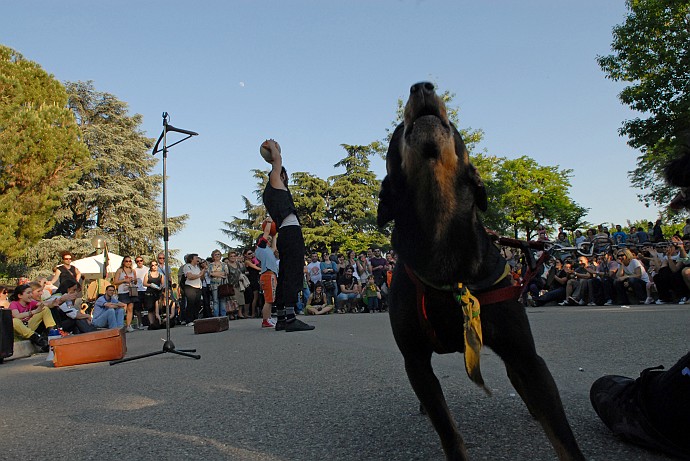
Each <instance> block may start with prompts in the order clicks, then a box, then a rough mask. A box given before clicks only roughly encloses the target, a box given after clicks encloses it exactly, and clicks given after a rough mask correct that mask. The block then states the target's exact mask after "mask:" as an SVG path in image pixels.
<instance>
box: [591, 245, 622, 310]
mask: <svg viewBox="0 0 690 461" xmlns="http://www.w3.org/2000/svg"><path fill="white" fill-rule="evenodd" d="M616 272H618V262H616V261H615V260H614V258H613V256H612V254H611V253H606V254H605V255H603V256H599V257H598V259H597V274H596V275H597V276H596V278H595V279H593V282H591V283H592V284H593V289H592V292H593V293H594V297H595V299H597V298H598V295H597V293H598V288H599V287H600V288H601V294H602V295H603V297H602V299H605V300H606V301H605V302H604V306H611V305H612V304H613V298H614V295H613V294H614V293H615V291H614V288H613V280H614V279H615V277H616ZM595 302H596V301H595ZM597 304H598V302H597Z"/></svg>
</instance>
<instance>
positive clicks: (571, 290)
mask: <svg viewBox="0 0 690 461" xmlns="http://www.w3.org/2000/svg"><path fill="white" fill-rule="evenodd" d="M591 230H592V229H590V231H591ZM587 232H589V231H587ZM577 262H578V264H577V267H575V269H574V270H573V272H572V273H571V274H568V282H567V283H566V287H565V300H564V301H562V302H561V303H559V305H561V306H566V305H570V306H575V305H578V304H579V305H580V306H584V305H585V299H584V297H583V293H582V292H583V290H582V289H583V287H584V281H585V280H588V279H590V278H592V274H591V272H589V271H588V270H587V268H588V267H589V266H590V264H589V260H588V259H587V256H579V257H578V258H577ZM589 268H590V269H592V270H593V267H589Z"/></svg>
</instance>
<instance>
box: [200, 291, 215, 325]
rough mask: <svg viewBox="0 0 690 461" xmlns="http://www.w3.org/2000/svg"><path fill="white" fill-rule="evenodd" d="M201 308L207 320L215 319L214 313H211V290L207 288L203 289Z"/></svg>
mask: <svg viewBox="0 0 690 461" xmlns="http://www.w3.org/2000/svg"><path fill="white" fill-rule="evenodd" d="M201 295H202V300H201V306H202V308H203V312H204V313H203V317H204V318H205V319H207V318H210V317H213V312H212V311H211V296H212V295H211V288H210V287H208V286H205V287H203V288H202V289H201Z"/></svg>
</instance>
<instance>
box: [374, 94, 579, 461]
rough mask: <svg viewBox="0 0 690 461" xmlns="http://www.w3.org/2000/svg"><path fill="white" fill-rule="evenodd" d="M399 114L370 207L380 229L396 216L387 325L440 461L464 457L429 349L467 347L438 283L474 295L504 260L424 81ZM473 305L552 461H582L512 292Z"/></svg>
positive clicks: (463, 157) (503, 281)
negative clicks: (437, 441)
mask: <svg viewBox="0 0 690 461" xmlns="http://www.w3.org/2000/svg"><path fill="white" fill-rule="evenodd" d="M404 115H405V118H404V122H403V123H401V124H400V125H399V126H398V127H397V128H396V130H395V132H394V133H393V137H392V139H391V142H390V145H389V148H388V154H387V160H386V164H387V175H386V178H385V179H384V181H383V184H382V188H381V194H380V204H379V210H378V224H379V226H384V225H385V224H386V223H388V222H389V221H394V224H395V227H394V230H393V237H392V241H393V247H394V249H395V250H396V252H397V253H398V255H399V263H398V264H397V265H396V268H395V272H394V274H393V280H392V283H391V287H390V297H389V307H390V319H391V325H392V328H393V334H394V336H395V340H396V342H397V344H398V347H399V348H400V351H401V352H402V354H403V356H404V359H405V370H406V372H407V376H408V378H409V379H410V383H411V384H412V387H413V389H414V391H415V393H416V394H417V397H418V398H419V400H420V402H421V403H422V405H423V407H424V409H425V410H426V413H427V414H428V415H429V418H430V419H431V422H432V424H433V426H434V428H435V429H436V432H437V433H438V434H439V437H440V438H441V443H442V445H443V450H444V451H445V454H446V458H447V459H449V460H460V459H466V458H467V453H466V450H465V445H464V442H463V440H462V437H461V435H460V433H459V432H458V429H457V426H456V424H455V421H454V420H453V417H452V416H451V414H450V411H449V410H448V406H447V405H446V401H445V398H444V396H443V391H442V389H441V386H440V384H439V382H438V380H437V379H436V376H435V375H434V372H433V370H432V367H431V356H432V353H433V352H434V351H436V352H463V351H464V350H465V342H464V328H463V312H462V309H461V308H460V307H459V303H458V302H457V301H456V297H455V295H456V294H457V293H454V292H453V291H452V290H450V289H446V288H445V287H451V286H457V284H458V282H462V283H463V284H464V286H465V287H469V289H470V291H471V292H473V293H477V294H478V295H479V296H480V297H481V293H482V292H484V293H486V292H488V291H490V290H493V289H495V288H499V287H501V286H505V285H510V281H509V280H508V278H502V275H503V274H504V273H505V272H504V271H505V264H506V262H505V260H504V259H503V258H502V257H501V255H500V253H499V251H498V249H497V247H496V246H495V245H494V244H493V243H492V241H491V239H490V238H489V236H488V235H487V233H486V231H485V229H484V227H483V225H482V223H481V220H480V218H479V216H478V210H485V209H486V207H487V196H486V191H485V189H484V186H483V184H482V182H481V180H480V178H479V175H478V173H477V171H476V169H475V168H474V166H473V165H472V164H471V163H470V161H469V157H468V153H467V150H466V148H465V144H464V143H463V141H462V139H461V137H460V134H459V133H458V131H457V129H456V128H455V127H454V126H453V125H452V124H451V123H450V122H449V120H448V116H447V113H446V108H445V105H444V104H443V102H442V100H441V98H440V97H439V96H437V95H436V93H435V91H434V86H433V85H432V84H431V83H418V84H415V85H413V86H412V88H411V90H410V97H409V100H408V102H407V105H406V106H405V114H404ZM496 281H498V283H496ZM489 299H490V298H489ZM422 304H423V305H422ZM480 308H481V316H480V319H481V329H482V332H483V341H484V344H485V345H487V346H489V347H490V348H491V349H493V350H494V351H495V352H496V353H497V354H498V355H499V356H500V357H501V359H502V360H503V362H504V363H505V366H506V369H507V371H508V376H509V378H510V381H511V383H512V384H513V386H514V387H515V389H516V390H517V392H518V393H519V394H520V396H521V397H522V399H523V400H524V401H525V403H526V404H527V407H528V409H529V411H530V413H531V414H532V415H533V416H534V417H535V418H537V419H538V420H539V422H540V423H541V425H542V426H543V428H544V430H545V431H546V434H547V436H548V438H549V439H550V441H551V443H552V444H553V446H554V448H555V449H556V452H557V454H558V457H559V458H560V459H562V460H581V459H584V457H583V456H582V453H581V452H580V449H579V448H578V445H577V442H576V441H575V437H574V436H573V433H572V430H571V429H570V426H569V424H568V421H567V419H566V416H565V413H564V411H563V405H562V403H561V400H560V397H559V395H558V390H557V389H556V384H555V383H554V380H553V378H552V376H551V373H550V372H549V370H548V368H547V367H546V364H545V363H544V361H543V360H542V358H541V357H539V356H538V355H537V352H536V350H535V347H534V340H533V338H532V333H531V331H530V326H529V323H528V320H527V316H526V313H525V310H524V308H523V307H522V306H521V305H520V304H519V303H518V302H517V297H516V298H515V299H514V300H513V299H510V300H505V301H501V302H498V303H496V302H493V303H491V302H489V303H488V305H484V304H482V305H481V306H480ZM479 380H480V381H481V377H479ZM475 381H477V380H475Z"/></svg>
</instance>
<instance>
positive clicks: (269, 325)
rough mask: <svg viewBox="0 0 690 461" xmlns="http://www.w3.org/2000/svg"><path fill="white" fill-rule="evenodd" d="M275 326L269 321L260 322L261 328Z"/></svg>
mask: <svg viewBox="0 0 690 461" xmlns="http://www.w3.org/2000/svg"><path fill="white" fill-rule="evenodd" d="M275 326H276V324H275V323H273V322H271V319H268V320H262V321H261V328H273V327H275Z"/></svg>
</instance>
